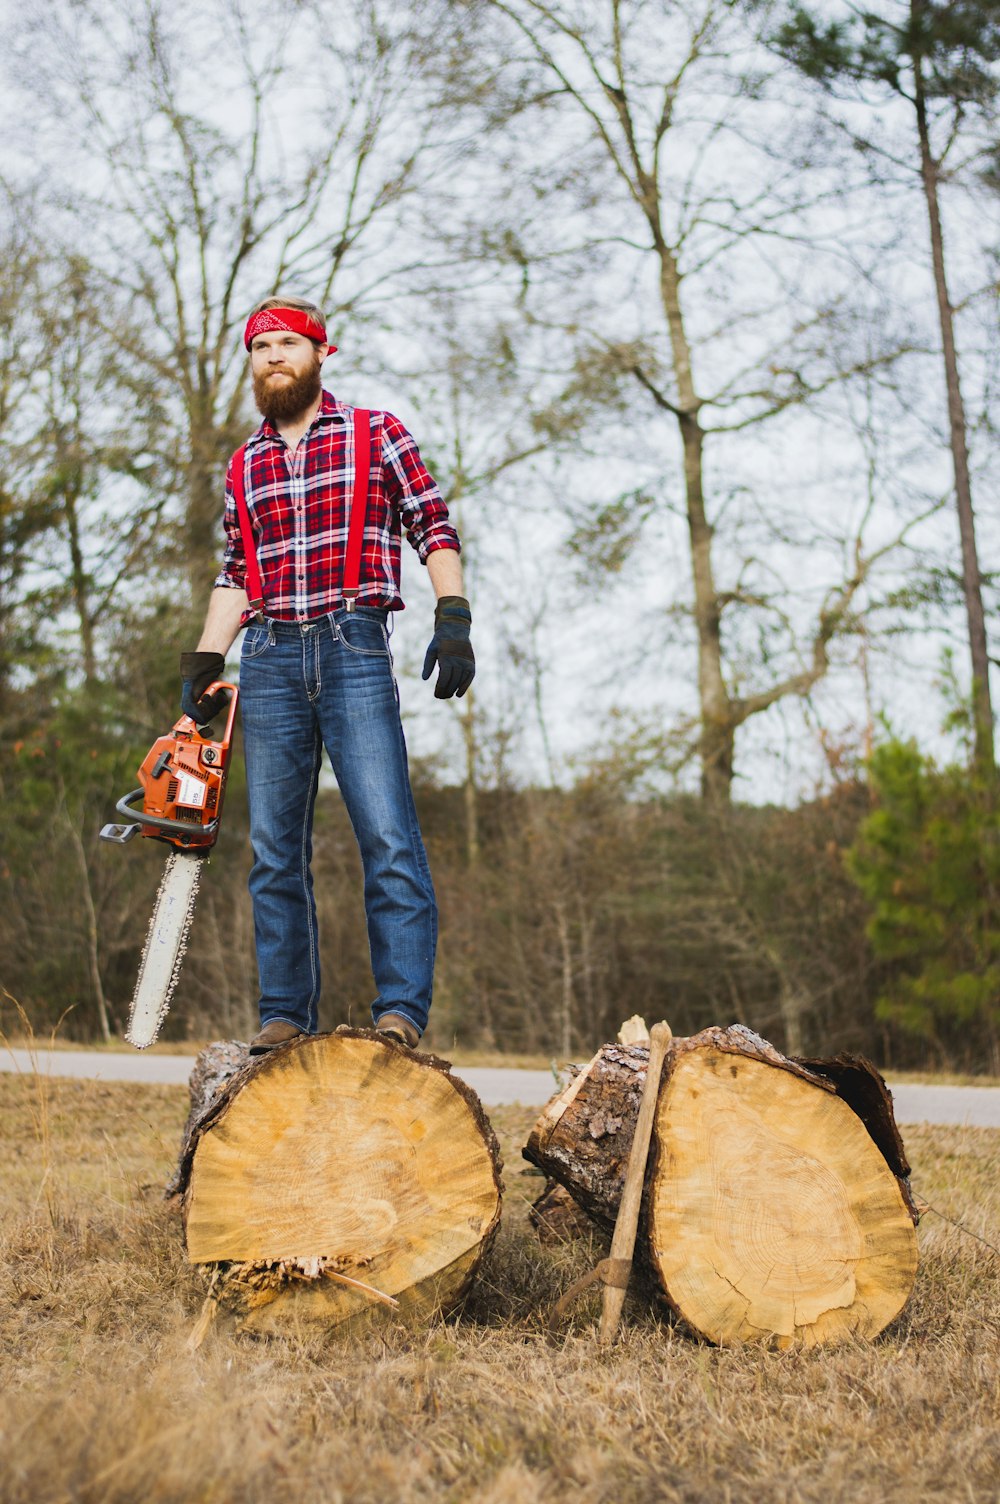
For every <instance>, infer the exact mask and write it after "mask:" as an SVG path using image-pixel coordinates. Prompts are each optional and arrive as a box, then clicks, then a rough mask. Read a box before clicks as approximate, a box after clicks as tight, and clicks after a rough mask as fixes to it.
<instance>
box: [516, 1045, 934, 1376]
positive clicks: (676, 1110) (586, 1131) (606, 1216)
mask: <svg viewBox="0 0 1000 1504" xmlns="http://www.w3.org/2000/svg"><path fill="white" fill-rule="evenodd" d="M647 1058H648V1050H647V1048H646V1047H645V1046H639V1045H632V1046H621V1045H608V1046H606V1047H605V1048H604V1049H602V1050H600V1051H599V1052H598V1054H597V1055H595V1057H594V1059H593V1060H591V1061H590V1062H589V1064H588V1065H587V1066H585V1067H584V1068H583V1069H582V1070H581V1072H580V1073H579V1074H578V1075H577V1077H576V1078H575V1079H574V1080H573V1082H572V1083H571V1084H570V1086H569V1087H568V1088H567V1089H566V1090H565V1091H564V1092H563V1093H561V1094H559V1095H558V1096H556V1097H554V1098H553V1100H552V1101H551V1102H550V1103H549V1104H548V1105H547V1106H546V1107H545V1109H544V1110H543V1112H542V1115H541V1117H540V1118H539V1119H538V1122H537V1123H536V1124H535V1127H534V1128H533V1130H532V1132H531V1136H530V1138H529V1140H528V1144H527V1147H526V1148H525V1150H524V1154H525V1158H527V1159H529V1160H530V1161H531V1162H532V1163H533V1164H536V1165H538V1166H539V1167H540V1168H541V1169H543V1170H544V1171H545V1173H546V1174H547V1175H549V1176H551V1177H552V1178H553V1179H555V1180H558V1181H559V1182H560V1183H561V1184H562V1185H564V1186H565V1187H566V1189H567V1190H568V1191H569V1192H570V1193H571V1195H572V1196H573V1197H574V1198H575V1199H576V1200H577V1201H578V1202H579V1203H580V1205H582V1206H583V1207H584V1208H585V1210H586V1211H587V1212H588V1213H589V1214H590V1216H592V1217H593V1218H594V1219H595V1220H596V1221H597V1222H599V1223H600V1224H601V1225H603V1226H605V1227H608V1228H610V1227H613V1225H614V1220H615V1216H616V1214H617V1210H618V1203H619V1201H620V1199H621V1192H622V1184H623V1179H624V1174H625V1166H626V1163H627V1160H628V1151H629V1146H630V1145H631V1142H632V1135H633V1132H634V1128H635V1120H636V1115H637V1112H638V1106H639V1098H640V1096H641V1092H642V1083H643V1080H644V1079H645V1070H646V1061H647ZM909 1173H910V1169H909V1165H908V1164H907V1162H906V1155H905V1151H904V1149H903V1144H902V1140H901V1139H900V1137H899V1132H898V1130H897V1128H896V1125H895V1122H894V1120H893V1116H892V1102H891V1097H890V1096H889V1093H888V1091H887V1090H886V1087H885V1083H884V1082H883V1081H882V1078H881V1076H879V1075H878V1072H877V1071H875V1069H874V1067H872V1066H871V1065H869V1064H868V1062H867V1061H865V1060H863V1059H862V1058H861V1057H858V1056H840V1057H838V1058H837V1059H836V1060H831V1061H818V1060H817V1061H809V1062H801V1061H794V1060H788V1059H786V1058H785V1057H784V1056H782V1055H779V1054H778V1052H777V1051H776V1050H774V1049H773V1048H772V1047H771V1046H770V1045H769V1044H767V1043H766V1042H765V1041H764V1040H762V1039H760V1038H759V1037H758V1036H757V1035H756V1034H753V1033H751V1032H750V1030H748V1029H745V1028H743V1027H742V1026H740V1025H734V1026H733V1027H732V1028H729V1029H706V1030H704V1031H703V1032H702V1033H701V1034H696V1035H694V1036H693V1037H692V1038H690V1039H675V1040H673V1041H672V1043H671V1046H670V1048H669V1051H668V1054H667V1059H666V1063H665V1066H664V1071H663V1079H662V1082H661V1086H660V1094H659V1100H658V1104H657V1112H656V1120H655V1125H654V1130H653V1144H652V1148H651V1152H650V1157H649V1163H648V1165H647V1170H646V1189H645V1198H644V1211H643V1220H642V1224H641V1226H640V1236H639V1241H638V1243H637V1246H636V1257H637V1258H639V1259H640V1260H641V1261H642V1262H643V1263H644V1264H645V1269H646V1273H647V1274H648V1275H649V1276H650V1277H651V1278H652V1279H653V1280H654V1281H655V1282H656V1283H657V1284H658V1285H659V1286H660V1288H661V1289H662V1290H663V1292H664V1294H665V1295H666V1298H667V1300H668V1301H669V1303H670V1305H671V1306H672V1307H673V1309H674V1310H675V1311H676V1312H677V1314H678V1315H679V1316H681V1317H683V1319H684V1320H685V1321H686V1322H687V1323H688V1325H689V1326H690V1327H692V1328H693V1329H694V1330H695V1331H696V1332H698V1333H700V1334H701V1335H702V1336H705V1337H707V1338H709V1339H710V1340H711V1341H713V1342H717V1343H733V1342H744V1341H750V1340H765V1341H768V1342H773V1343H775V1344H777V1345H779V1346H785V1345H788V1344H789V1343H791V1342H792V1341H801V1342H804V1343H807V1344H813V1343H819V1342H832V1341H837V1340H840V1339H843V1338H846V1337H848V1336H850V1335H858V1336H863V1337H869V1338H870V1337H874V1336H876V1335H877V1334H878V1333H879V1332H880V1331H882V1330H883V1328H884V1327H885V1326H887V1325H888V1323H889V1322H890V1321H892V1320H893V1319H894V1317H896V1316H898V1314H899V1313H900V1311H901V1310H902V1308H903V1306H904V1305H905V1303H906V1300H907V1298H908V1296H909V1294H910V1292H911V1290H912V1288H913V1282H914V1278H915V1276H916V1269H917V1244H916V1236H915V1232H914V1225H915V1222H916V1213H915V1210H914V1206H913V1201H912V1198H911V1196H910V1192H909V1185H908V1177H909Z"/></svg>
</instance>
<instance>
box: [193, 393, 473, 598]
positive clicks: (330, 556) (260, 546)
mask: <svg viewBox="0 0 1000 1504" xmlns="http://www.w3.org/2000/svg"><path fill="white" fill-rule="evenodd" d="M353 423H354V409H353V407H349V406H348V405H347V404H346V403H344V402H338V401H337V400H336V398H335V397H331V395H330V393H329V392H327V391H324V393H323V397H322V402H321V405H320V410H319V412H318V413H317V415H316V417H315V419H314V420H313V422H312V424H311V425H310V427H309V428H308V429H307V430H306V432H305V434H303V436H302V438H301V439H300V441H299V445H298V448H297V449H296V451H295V453H294V454H290V453H289V451H288V447H287V445H286V444H285V441H284V440H283V439H282V438H281V436H280V435H279V433H278V432H277V430H276V429H275V428H273V427H272V426H271V424H270V423H269V422H268V421H267V420H266V419H265V420H264V422H263V423H262V424H261V425H260V427H259V428H258V429H257V432H256V433H255V434H253V435H252V436H251V437H250V438H249V439H248V440H247V444H246V458H245V466H246V472H245V473H246V500H247V509H248V511H249V513H250V522H251V526H252V527H253V530H254V537H255V539H256V543H257V563H258V566H259V568H260V574H261V580H262V582H263V591H264V610H265V612H266V613H267V615H268V616H274V617H277V618H278V619H279V620H281V621H308V620H309V619H310V618H311V617H315V616H323V615H325V613H326V612H328V611H334V610H336V609H337V607H339V606H341V605H343V600H342V596H341V587H342V584H343V578H344V553H345V550H346V548H347V529H348V522H349V518H350V504H351V495H352V492H353V488H354V453H353V451H354V430H353ZM371 444H372V451H371V472H370V476H369V482H368V508H367V511H366V513H365V534H364V544H363V546H362V550H361V580H360V590H359V594H358V603H359V605H363V606H388V607H389V609H390V610H392V611H397V610H401V609H402V607H403V600H402V597H401V596H400V593H399V574H400V536H401V532H402V529H403V528H405V529H406V536H407V539H408V541H409V542H410V543H411V544H412V545H413V547H414V548H415V549H416V550H417V553H418V554H419V555H420V559H421V562H423V563H426V562H427V556H428V554H431V553H433V551H434V550H435V549H436V548H454V549H458V548H459V547H460V544H459V541H458V534H457V533H456V531H455V529H454V528H453V527H452V525H451V523H450V522H449V521H448V508H447V506H446V505H445V502H444V498H443V497H442V495H441V492H440V491H439V490H438V488H437V485H436V484H435V482H434V480H433V479H432V478H431V476H430V475H429V474H428V473H427V470H426V469H425V467H424V463H423V461H422V460H421V458H420V454H419V452H418V450H417V446H416V444H415V442H414V440H413V438H412V436H411V435H410V434H409V433H408V432H407V430H406V429H405V428H404V427H403V425H402V423H401V422H400V421H399V419H398V418H394V417H393V415H392V413H381V412H373V413H372V415H371ZM223 526H224V528H225V532H226V552H225V555H224V557H223V561H222V570H221V572H220V574H219V575H218V577H217V579H216V581H215V583H216V585H222V586H229V587H230V588H235V589H238V590H244V589H245V588H246V560H245V555H244V551H243V539H242V536H241V534H240V526H239V520H238V518H237V515H236V502H235V500H234V497H233V482H232V470H231V462H230V470H229V471H228V472H227V474H226V510H225V516H224V519H223ZM250 614H251V613H250V612H249V611H248V612H247V613H246V615H247V616H249V615H250ZM244 620H246V617H244Z"/></svg>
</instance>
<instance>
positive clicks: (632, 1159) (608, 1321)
mask: <svg viewBox="0 0 1000 1504" xmlns="http://www.w3.org/2000/svg"><path fill="white" fill-rule="evenodd" d="M671 1038H672V1035H671V1032H670V1025H669V1024H663V1023H660V1024H654V1025H653V1027H652V1029H651V1031H650V1035H649V1064H648V1065H647V1067H646V1081H645V1084H644V1086H643V1088H642V1100H641V1102H640V1103H639V1116H638V1118H637V1119H636V1124H635V1137H634V1138H633V1139H632V1148H631V1151H630V1152H629V1157H628V1168H627V1170H626V1171H625V1189H624V1190H623V1191H622V1199H621V1202H620V1204H619V1207H618V1217H617V1219H616V1221H615V1231H614V1236H613V1237H612V1239H611V1259H612V1260H615V1259H620V1260H624V1262H625V1264H626V1265H630V1264H631V1262H632V1252H633V1250H634V1248H635V1234H636V1229H637V1228H638V1226H639V1207H640V1206H641V1204H642V1185H643V1179H644V1177H645V1172H646V1159H647V1157H648V1155H649V1140H650V1137H651V1136H652V1132H653V1117H654V1115H655V1113H656V1099H657V1096H658V1094H659V1089H660V1075H661V1073H662V1071H663V1061H664V1058H665V1056H666V1053H667V1046H668V1045H669V1043H670V1040H671ZM619 1267H620V1266H619ZM626 1283H627V1281H625V1282H622V1283H621V1284H619V1283H618V1282H617V1281H616V1283H615V1284H613V1285H610V1284H606V1285H605V1286H604V1306H603V1309H602V1311H601V1330H600V1337H599V1341H600V1343H601V1345H602V1346H607V1344H608V1343H610V1342H612V1341H614V1336H615V1333H616V1332H617V1330H618V1322H619V1319H620V1318H621V1314H622V1306H623V1305H624V1304H625V1284H626Z"/></svg>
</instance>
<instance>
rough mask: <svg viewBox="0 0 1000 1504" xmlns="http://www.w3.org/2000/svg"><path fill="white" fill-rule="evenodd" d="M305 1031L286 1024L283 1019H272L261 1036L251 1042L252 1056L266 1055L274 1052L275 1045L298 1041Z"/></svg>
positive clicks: (256, 1036) (258, 1035) (256, 1035)
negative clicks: (270, 1051) (293, 1040)
mask: <svg viewBox="0 0 1000 1504" xmlns="http://www.w3.org/2000/svg"><path fill="white" fill-rule="evenodd" d="M303 1032H304V1031H303V1030H302V1029H298V1028H296V1026H295V1025H294V1024H290V1023H286V1022H285V1020H284V1019H283V1018H272V1020H271V1022H270V1023H269V1024H265V1025H264V1027H263V1028H262V1029H261V1031H260V1033H259V1034H255V1035H254V1037H253V1039H251V1041H250V1053H251V1055H266V1054H267V1052H268V1050H273V1049H274V1047H275V1045H278V1044H287V1043H288V1041H289V1040H290V1039H297V1038H298V1037H299V1035H300V1034H302V1033H303Z"/></svg>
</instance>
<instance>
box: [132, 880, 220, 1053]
mask: <svg viewBox="0 0 1000 1504" xmlns="http://www.w3.org/2000/svg"><path fill="white" fill-rule="evenodd" d="M204 864H205V858H204V857H203V856H201V855H199V853H198V852H193V851H174V852H172V853H171V855H170V856H169V857H168V858H167V864H166V866H165V867H164V869H163V877H162V879H161V880H160V886H159V889H158V891H157V894H156V903H155V904H154V905H153V913H152V917H151V918H150V921H149V932H148V934H147V936H146V944H145V946H144V947H143V952H142V962H141V964H140V966H139V977H138V980H137V981H136V984H135V992H134V993H133V995H132V1007H131V1008H130V1010H129V1023H128V1028H127V1029H126V1031H125V1038H126V1039H127V1040H128V1042H129V1044H131V1045H134V1046H135V1048H136V1049H137V1050H145V1049H147V1048H148V1047H149V1046H150V1045H151V1044H153V1043H154V1042H155V1040H156V1036H157V1035H158V1034H159V1032H160V1025H161V1024H162V1023H163V1020H164V1019H165V1018H166V1016H167V1009H168V1008H169V1007H170V1000H171V998H172V997H173V995H174V989H175V988H176V986H177V979H178V977H179V976H180V974H181V962H182V961H183V960H184V952H185V951H186V950H187V937H188V931H189V930H190V928H191V920H192V919H193V918H194V901H195V899H196V898H197V897H198V886H199V884H200V882H201V871H202V867H203V866H204Z"/></svg>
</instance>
